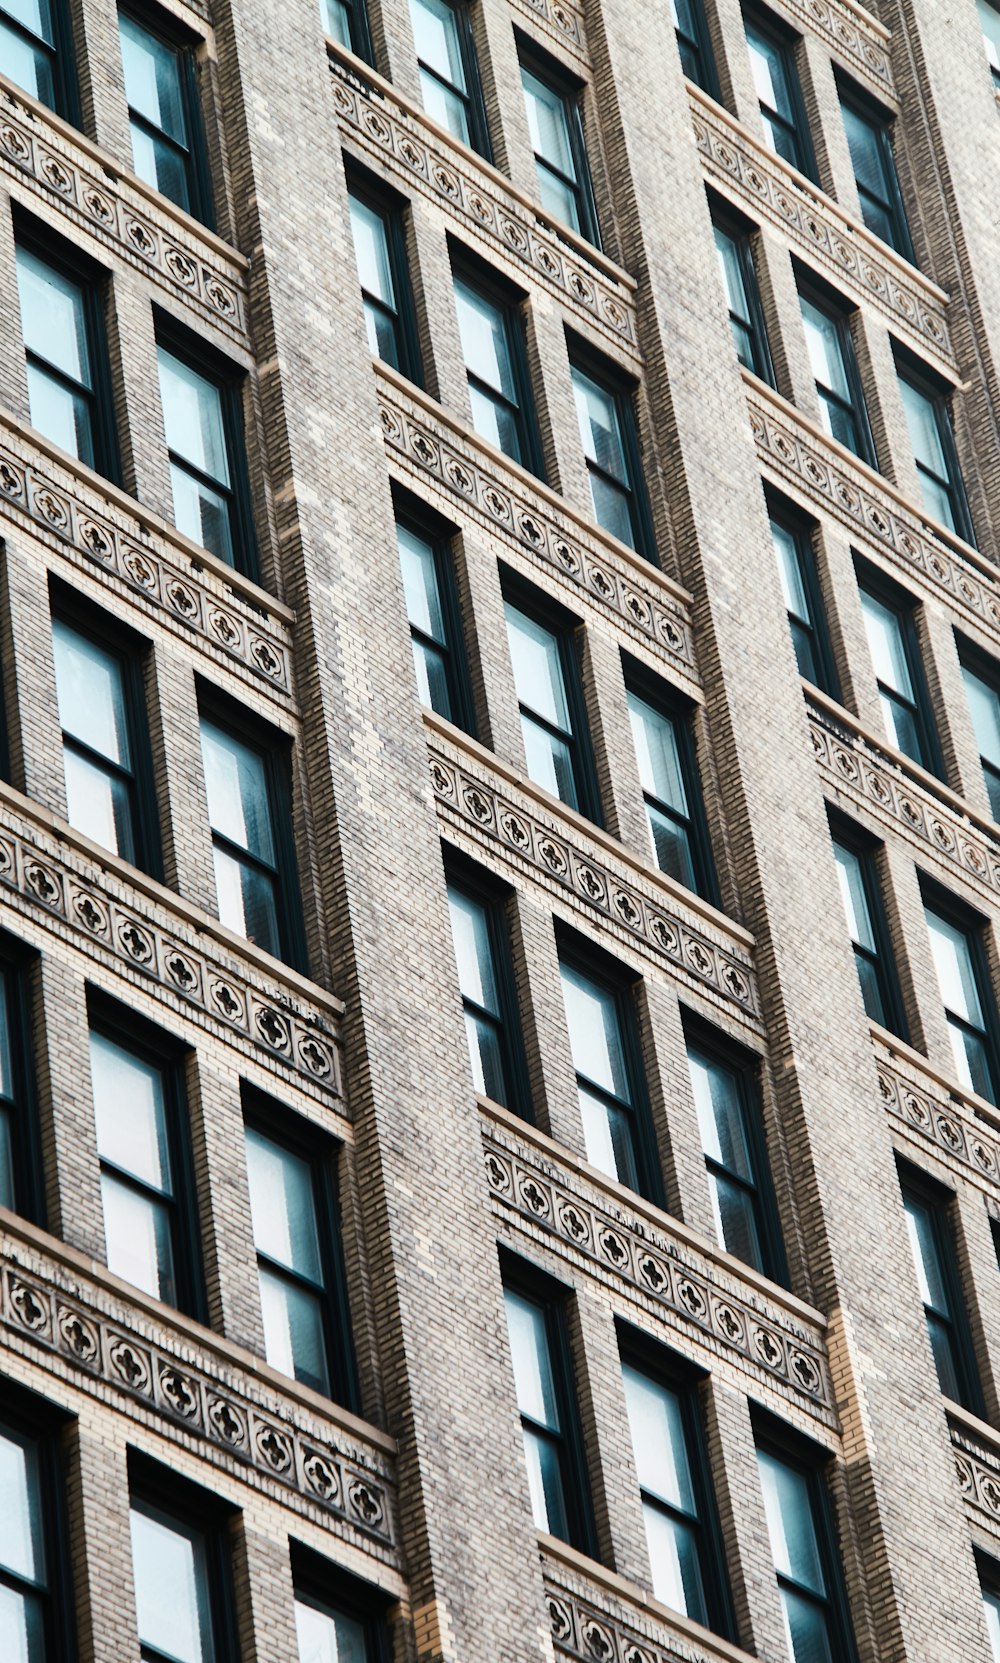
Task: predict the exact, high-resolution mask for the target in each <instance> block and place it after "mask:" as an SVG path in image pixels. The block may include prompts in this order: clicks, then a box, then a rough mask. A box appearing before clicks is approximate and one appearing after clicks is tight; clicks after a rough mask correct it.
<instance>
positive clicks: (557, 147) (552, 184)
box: [521, 54, 600, 247]
mask: <svg viewBox="0 0 1000 1663" xmlns="http://www.w3.org/2000/svg"><path fill="white" fill-rule="evenodd" d="M521 85H522V86H523V88H524V102H525V107H526V109H527V113H528V131H529V133H530V134H531V147H532V149H533V151H534V153H535V169H536V172H537V174H538V193H539V196H540V197H541V201H542V207H543V208H544V209H545V210H546V212H547V213H550V214H551V215H552V217H553V219H557V220H559V221H560V222H561V223H562V224H563V225H568V226H570V227H571V228H572V229H573V230H574V231H579V233H580V235H581V236H582V237H586V238H587V240H588V241H589V242H592V243H595V244H596V245H597V246H598V247H599V246H600V235H599V233H598V229H597V215H596V212H595V210H594V198H593V192H592V190H591V185H590V168H589V166H588V163H587V147H586V145H585V143H584V138H583V123H582V121H581V120H580V103H579V91H578V89H577V88H576V87H574V86H571V85H570V84H569V82H568V81H567V80H566V78H565V77H564V76H561V75H560V74H559V73H558V71H556V70H554V69H553V68H552V67H550V65H549V64H548V63H547V62H545V63H543V62H542V61H541V59H539V58H536V57H535V56H534V54H532V56H531V57H530V58H529V59H527V61H525V60H524V59H522V62H521Z"/></svg>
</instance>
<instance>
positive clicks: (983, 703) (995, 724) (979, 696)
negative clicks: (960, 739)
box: [962, 664, 1000, 769]
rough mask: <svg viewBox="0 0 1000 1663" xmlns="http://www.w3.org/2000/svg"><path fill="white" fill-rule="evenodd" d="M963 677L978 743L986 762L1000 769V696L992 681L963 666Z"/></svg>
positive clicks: (980, 752)
mask: <svg viewBox="0 0 1000 1663" xmlns="http://www.w3.org/2000/svg"><path fill="white" fill-rule="evenodd" d="M962 679H963V680H964V682H965V691H966V695H967V697H968V700H969V710H970V711H971V713H972V726H973V728H974V730H975V735H976V744H977V745H978V747H979V754H980V756H981V757H982V758H983V760H984V762H989V763H992V765H993V767H994V768H998V769H1000V697H998V696H997V694H996V692H995V691H994V689H993V688H992V687H991V685H990V683H989V682H987V681H984V680H983V679H982V677H981V676H977V675H976V674H975V673H974V672H973V671H972V670H968V669H966V667H965V665H964V664H963V666H962Z"/></svg>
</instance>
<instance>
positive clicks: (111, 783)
mask: <svg viewBox="0 0 1000 1663" xmlns="http://www.w3.org/2000/svg"><path fill="white" fill-rule="evenodd" d="M63 771H64V774H65V777H66V808H67V813H68V815H69V823H70V825H71V826H75V827H76V828H77V830H78V831H81V832H83V834H84V836H85V837H92V838H93V840H94V842H95V843H100V844H101V846H102V847H103V848H105V849H112V850H114V852H115V853H116V854H119V855H121V856H122V858H123V859H124V860H132V859H134V857H135V846H134V841H133V836H132V801H131V797H130V794H129V787H128V783H127V781H125V780H123V779H121V778H119V777H118V776H117V775H115V774H112V773H110V772H109V770H108V769H107V768H104V767H102V766H101V765H100V764H99V763H96V762H93V761H92V760H91V759H90V758H89V757H86V756H81V755H80V753H79V752H78V751H75V750H72V749H71V748H70V747H69V746H67V747H66V748H65V750H64V752H63Z"/></svg>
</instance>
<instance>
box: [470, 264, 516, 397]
mask: <svg viewBox="0 0 1000 1663" xmlns="http://www.w3.org/2000/svg"><path fill="white" fill-rule="evenodd" d="M455 303H456V305H457V307H458V328H459V333H460V335H461V338H462V354H463V356H464V358H465V367H466V369H467V370H468V372H469V374H470V375H474V376H476V377H477V379H478V380H480V381H483V382H485V383H486V385H487V387H491V388H493V390H494V391H495V392H498V393H501V394H502V395H503V397H504V398H505V399H507V400H508V402H509V403H511V404H517V390H516V387H515V383H514V370H513V366H512V363H511V355H510V346H509V343H508V338H507V319H506V316H505V313H504V311H503V309H502V308H501V307H499V306H496V305H494V304H493V302H492V301H490V300H487V299H486V297H485V296H484V295H481V294H478V293H477V292H476V290H475V289H472V288H470V287H469V285H468V283H464V282H463V281H462V279H461V278H460V277H456V279H455Z"/></svg>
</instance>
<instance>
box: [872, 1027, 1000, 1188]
mask: <svg viewBox="0 0 1000 1663" xmlns="http://www.w3.org/2000/svg"><path fill="white" fill-rule="evenodd" d="M875 1060H876V1063H877V1066H878V1086H879V1094H880V1096H881V1098H882V1103H883V1106H884V1108H885V1110H886V1113H887V1114H888V1115H889V1117H890V1119H891V1120H894V1121H895V1122H896V1123H897V1125H899V1126H902V1127H903V1128H905V1130H906V1131H907V1132H909V1133H910V1134H911V1135H912V1133H914V1132H916V1133H918V1134H919V1135H920V1137H922V1138H924V1139H926V1140H927V1142H928V1143H931V1144H933V1145H934V1146H935V1148H936V1150H937V1151H938V1152H940V1153H942V1154H944V1155H945V1156H947V1158H948V1160H949V1161H958V1162H959V1163H960V1164H961V1165H962V1166H966V1167H969V1168H970V1169H971V1171H972V1172H974V1173H975V1175H976V1177H977V1178H978V1179H979V1181H980V1183H983V1182H984V1180H985V1182H986V1183H987V1184H991V1185H994V1186H997V1190H998V1195H1000V1130H994V1129H993V1128H991V1127H989V1126H986V1125H985V1124H984V1122H983V1121H981V1120H980V1119H979V1118H978V1116H977V1115H976V1113H975V1110H974V1109H973V1108H972V1106H971V1104H967V1103H963V1102H962V1101H961V1100H960V1099H959V1098H957V1097H955V1096H954V1095H952V1094H949V1093H948V1092H947V1091H946V1090H945V1089H944V1087H943V1086H941V1087H932V1086H931V1084H930V1082H929V1081H926V1080H925V1081H922V1082H921V1083H920V1084H916V1083H915V1082H914V1080H913V1078H912V1076H911V1075H910V1074H909V1073H904V1072H903V1070H902V1069H901V1068H900V1066H899V1064H898V1063H897V1062H896V1061H895V1060H894V1059H893V1058H892V1057H891V1056H890V1054H889V1053H888V1052H886V1050H885V1048H884V1047H883V1046H881V1045H878V1044H876V1046H875ZM994 1199H997V1196H995V1197H994Z"/></svg>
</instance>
